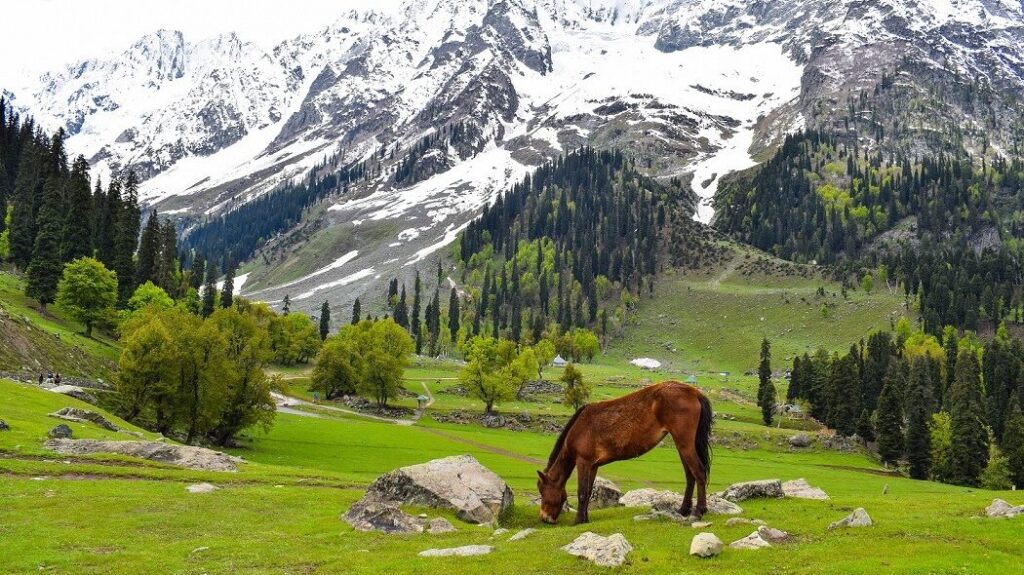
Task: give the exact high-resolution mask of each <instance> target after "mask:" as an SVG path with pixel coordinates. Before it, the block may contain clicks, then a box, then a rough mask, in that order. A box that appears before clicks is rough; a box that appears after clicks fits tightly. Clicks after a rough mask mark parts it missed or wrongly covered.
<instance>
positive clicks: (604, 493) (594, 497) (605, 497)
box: [590, 477, 622, 509]
mask: <svg viewBox="0 0 1024 575" xmlns="http://www.w3.org/2000/svg"><path fill="white" fill-rule="evenodd" d="M621 497H622V490H621V489H619V486H618V485H615V483H613V482H611V481H609V480H607V479H605V478H603V477H598V478H597V479H596V480H595V481H594V490H593V492H591V494H590V507H591V508H592V509H603V508H606V507H616V506H618V505H619V499H620V498H621Z"/></svg>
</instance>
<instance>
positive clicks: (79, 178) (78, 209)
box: [60, 156, 93, 262]
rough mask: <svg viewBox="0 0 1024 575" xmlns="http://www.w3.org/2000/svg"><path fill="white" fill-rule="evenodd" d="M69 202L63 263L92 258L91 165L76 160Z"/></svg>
mask: <svg viewBox="0 0 1024 575" xmlns="http://www.w3.org/2000/svg"><path fill="white" fill-rule="evenodd" d="M66 194H67V203H66V207H65V208H66V209H65V213H64V225H63V229H62V230H61V248H60V253H61V261H64V262H70V261H74V260H77V259H79V258H82V257H87V256H92V254H93V248H92V227H91V222H92V220H93V216H92V193H91V192H90V190H89V163H88V162H86V161H85V158H84V157H83V156H78V157H77V158H75V163H74V165H72V167H71V175H70V177H69V179H68V183H67V186H66Z"/></svg>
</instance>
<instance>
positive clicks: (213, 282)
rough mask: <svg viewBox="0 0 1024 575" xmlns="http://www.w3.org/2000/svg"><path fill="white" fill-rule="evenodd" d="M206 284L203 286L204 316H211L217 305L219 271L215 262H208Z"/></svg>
mask: <svg viewBox="0 0 1024 575" xmlns="http://www.w3.org/2000/svg"><path fill="white" fill-rule="evenodd" d="M205 275H206V285H205V286H203V317H210V316H211V315H212V314H213V312H214V310H215V309H216V307H217V272H216V271H215V269H214V266H213V262H206V274H205Z"/></svg>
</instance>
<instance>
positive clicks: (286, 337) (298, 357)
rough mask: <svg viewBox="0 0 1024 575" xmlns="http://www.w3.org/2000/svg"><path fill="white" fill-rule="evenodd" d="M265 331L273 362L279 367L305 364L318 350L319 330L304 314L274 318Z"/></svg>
mask: <svg viewBox="0 0 1024 575" xmlns="http://www.w3.org/2000/svg"><path fill="white" fill-rule="evenodd" d="M267 329H268V331H269V332H270V348H271V350H273V352H274V362H275V363H278V364H280V365H284V366H292V365H295V364H296V363H306V362H307V361H309V360H310V359H312V358H313V356H315V355H316V353H317V351H319V350H320V345H321V342H322V340H321V339H320V330H319V329H318V327H317V326H316V324H314V323H313V320H312V319H310V317H309V316H308V315H306V314H304V313H289V314H288V315H281V316H274V317H272V318H270V323H269V324H268V326H267Z"/></svg>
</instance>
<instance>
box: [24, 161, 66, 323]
mask: <svg viewBox="0 0 1024 575" xmlns="http://www.w3.org/2000/svg"><path fill="white" fill-rule="evenodd" d="M61 208H62V202H61V185H60V180H59V178H58V177H56V176H54V177H51V178H50V179H48V180H47V181H46V185H45V187H44V196H43V200H42V205H41V206H40V208H39V218H38V231H37V233H36V237H35V244H34V246H33V248H32V261H31V263H30V264H29V266H28V270H27V273H28V284H27V285H26V286H25V293H26V295H28V296H29V297H33V298H35V299H37V300H39V304H40V305H42V306H43V307H46V305H47V304H49V303H52V302H53V300H54V298H55V297H56V296H57V282H59V281H60V277H61V271H62V270H63V268H64V266H63V263H62V262H61V259H60V235H61V228H62V224H63V222H64V218H63V210H62V209H61Z"/></svg>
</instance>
